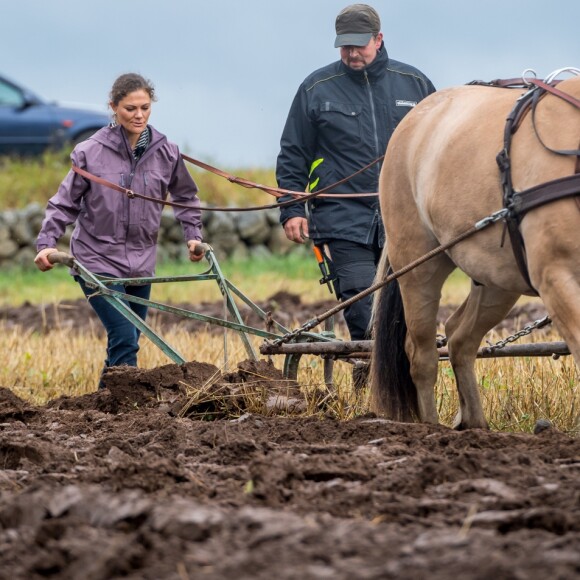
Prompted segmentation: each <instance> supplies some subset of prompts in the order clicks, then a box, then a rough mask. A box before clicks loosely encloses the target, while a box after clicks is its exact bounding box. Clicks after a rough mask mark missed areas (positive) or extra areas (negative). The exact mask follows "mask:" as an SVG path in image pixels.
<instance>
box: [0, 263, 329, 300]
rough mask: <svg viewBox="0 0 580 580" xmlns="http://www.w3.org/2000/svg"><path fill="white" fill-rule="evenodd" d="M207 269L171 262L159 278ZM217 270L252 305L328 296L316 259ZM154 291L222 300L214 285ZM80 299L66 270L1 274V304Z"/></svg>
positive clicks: (21, 270) (162, 294) (170, 297)
mask: <svg viewBox="0 0 580 580" xmlns="http://www.w3.org/2000/svg"><path fill="white" fill-rule="evenodd" d="M207 268H208V265H207V262H205V261H204V262H200V263H199V264H193V263H191V262H173V263H166V264H160V265H159V266H158V268H157V275H158V276H160V277H167V276H171V277H172V276H186V275H193V274H201V273H203V272H204V271H205V270H207ZM220 268H221V269H222V272H223V274H224V276H225V277H226V278H228V279H229V280H231V281H232V282H233V283H234V284H235V285H236V286H238V287H239V288H240V290H242V292H244V293H245V294H246V295H248V296H249V297H250V298H251V299H253V300H261V299H265V298H267V297H269V296H271V295H272V294H274V293H275V292H278V291H282V290H285V291H289V292H295V293H297V294H307V295H312V300H316V299H318V298H321V297H328V296H329V293H328V290H327V289H326V287H324V288H322V287H320V285H319V284H318V278H319V271H318V266H317V264H316V261H315V259H314V256H313V257H312V258H309V257H308V256H304V255H303V254H290V255H288V256H278V257H271V258H268V259H262V260H250V259H247V260H237V261H231V260H225V261H224V262H222V263H220ZM154 292H155V298H156V299H158V300H161V301H163V302H174V303H177V302H201V301H206V300H219V299H220V297H221V294H220V292H219V289H218V287H217V284H216V282H215V281H208V282H184V283H178V284H177V283H171V284H158V285H155V289H154ZM81 297H82V293H81V290H80V289H79V287H78V285H77V284H76V283H75V282H74V280H73V279H72V277H71V276H70V274H69V270H68V268H66V267H63V266H56V267H55V268H53V269H52V270H50V271H49V272H40V271H39V270H37V269H36V268H34V267H31V268H10V269H2V270H0V305H3V306H19V305H22V304H24V303H27V302H28V303H31V304H42V303H44V304H48V303H52V302H60V301H62V300H74V299H77V298H81Z"/></svg>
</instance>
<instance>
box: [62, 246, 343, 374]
mask: <svg viewBox="0 0 580 580" xmlns="http://www.w3.org/2000/svg"><path fill="white" fill-rule="evenodd" d="M207 248H208V249H207V250H206V252H205V258H206V259H207V261H208V263H209V269H208V270H206V271H205V272H203V273H202V274H198V275H192V276H174V277H149V278H108V277H104V276H98V275H96V274H93V273H92V272H90V271H89V270H87V269H86V268H85V267H84V266H83V265H82V264H79V263H78V262H77V261H76V260H74V258H73V259H72V260H71V261H70V262H69V265H70V266H71V268H73V269H74V270H75V272H76V273H77V274H78V275H79V276H80V277H81V278H82V279H83V281H84V283H85V284H86V285H87V286H88V287H89V288H92V289H94V294H93V295H92V296H102V297H103V298H104V299H105V300H106V301H107V302H108V303H109V304H110V305H111V306H113V308H115V309H116V310H117V311H119V312H120V313H121V314H122V315H123V316H125V318H127V319H128V320H129V321H130V322H131V323H132V324H133V325H135V326H136V327H137V328H138V329H139V330H140V331H141V333H143V334H144V335H145V336H146V337H147V338H148V339H149V340H150V341H151V342H153V343H154V344H155V345H156V346H157V347H159V348H160V349H161V350H162V351H163V352H164V353H165V354H166V355H167V357H169V358H170V359H171V360H172V361H173V362H174V363H176V364H183V363H185V362H186V360H185V358H184V357H183V356H182V355H181V354H180V353H179V352H177V351H176V350H175V349H174V348H173V347H172V346H170V345H169V344H168V343H167V342H166V341H165V340H164V339H163V338H161V336H159V335H158V334H157V333H156V332H155V331H154V330H153V329H152V328H151V327H150V326H149V325H148V324H147V323H146V322H145V321H144V320H142V319H141V318H139V316H137V315H136V314H135V313H134V312H133V311H132V310H131V308H129V306H128V305H127V302H133V303H136V304H144V305H146V306H148V307H149V308H153V309H156V310H161V311H164V312H168V313H171V314H176V315H179V316H183V317H185V318H192V319H194V320H199V321H201V322H207V323H209V324H213V325H217V326H222V327H224V328H227V329H229V330H233V331H234V332H236V333H237V334H238V335H239V336H240V339H241V340H242V343H243V345H244V347H245V349H246V352H247V354H248V356H249V357H250V358H251V359H253V360H258V355H257V353H256V351H255V349H254V347H253V346H252V344H251V342H250V340H249V338H248V335H254V336H259V337H262V338H264V339H270V340H275V339H278V338H280V337H281V336H283V335H285V334H287V333H289V332H290V330H289V329H287V328H286V327H285V326H283V325H282V324H280V323H279V322H277V321H275V320H273V319H272V318H271V316H270V315H269V314H268V313H266V312H264V310H262V309H261V308H260V307H259V306H258V305H257V304H255V303H254V302H252V300H250V298H248V297H247V296H246V295H245V294H244V293H243V292H242V291H241V290H240V289H239V288H237V287H236V286H235V285H234V284H232V283H231V282H230V281H229V280H228V279H227V278H226V277H225V276H224V274H223V272H222V270H221V268H220V266H219V264H218V261H217V259H216V257H215V254H214V252H213V250H212V248H211V246H208V247H207ZM208 280H215V281H216V282H217V284H218V286H219V289H220V292H221V294H222V296H223V297H224V302H225V307H226V309H227V312H229V314H230V316H231V317H232V319H233V320H227V319H225V318H223V319H222V318H216V317H214V316H208V315H206V314H201V313H198V312H193V311H190V310H186V309H183V308H177V307H175V306H170V305H169V304H163V303H160V302H154V301H152V300H145V299H143V298H137V297H135V296H130V295H128V294H125V293H124V292H119V291H117V290H113V289H111V288H109V287H108V286H110V285H113V284H119V283H121V284H125V285H135V286H138V285H142V284H163V283H169V282H199V281H208ZM234 296H235V297H237V298H238V299H240V300H241V301H242V302H244V303H245V304H246V305H247V306H249V307H250V308H251V310H252V311H253V312H255V313H256V314H257V315H258V316H259V317H260V318H261V319H262V320H263V321H264V323H265V324H268V326H269V327H271V328H272V329H275V331H277V332H278V334H276V332H272V331H268V330H262V329H259V328H254V327H252V326H248V325H247V324H245V323H244V320H243V318H242V315H241V314H240V311H239V309H238V306H237V304H236V302H235V299H234ZM89 299H90V296H89ZM298 340H299V341H300V342H312V341H322V342H328V341H333V340H336V338H335V336H334V333H333V332H328V331H326V332H323V333H321V334H318V333H315V332H305V333H303V334H302V335H300V336H299V337H298ZM297 362H298V361H296V363H297ZM287 364H289V363H288V362H287V363H286V364H285V367H286V366H287ZM286 370H287V369H286V368H285V371H286ZM291 374H294V373H291Z"/></svg>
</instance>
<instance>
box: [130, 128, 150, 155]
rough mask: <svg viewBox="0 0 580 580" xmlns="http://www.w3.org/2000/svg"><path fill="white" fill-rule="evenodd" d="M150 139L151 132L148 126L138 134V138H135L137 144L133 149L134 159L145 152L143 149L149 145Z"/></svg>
mask: <svg viewBox="0 0 580 580" xmlns="http://www.w3.org/2000/svg"><path fill="white" fill-rule="evenodd" d="M150 140H151V134H150V130H149V127H145V131H143V133H141V135H139V139H138V140H137V145H135V148H134V149H133V157H134V158H135V159H140V157H141V156H142V155H143V153H145V149H147V147H149V141H150Z"/></svg>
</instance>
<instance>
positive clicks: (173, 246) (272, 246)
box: [0, 204, 303, 266]
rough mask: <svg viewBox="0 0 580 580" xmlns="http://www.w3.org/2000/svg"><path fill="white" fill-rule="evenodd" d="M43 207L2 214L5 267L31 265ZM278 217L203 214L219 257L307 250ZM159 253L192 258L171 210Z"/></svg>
mask: <svg viewBox="0 0 580 580" xmlns="http://www.w3.org/2000/svg"><path fill="white" fill-rule="evenodd" d="M44 210H45V208H44V207H43V206H40V205H39V204H31V205H29V206H27V207H25V208H24V209H21V210H7V211H4V212H0V266H11V265H24V266H30V265H32V263H33V260H34V256H35V255H36V247H35V242H36V236H37V235H38V232H39V230H40V226H41V224H42V220H43V218H44ZM278 219H279V211H278V210H277V209H270V210H265V211H254V212H243V213H225V212H207V211H206V212H203V214H202V221H203V235H204V241H205V242H207V243H209V244H211V245H212V247H213V248H214V250H215V253H216V256H217V257H218V259H225V258H237V259H240V258H247V257H264V256H270V255H271V254H287V253H289V252H295V251H302V250H303V246H300V245H298V244H294V243H292V242H290V241H288V240H287V239H286V236H285V235H284V230H283V229H282V227H281V226H280V224H279V221H278ZM72 230H73V227H72V226H71V227H69V228H68V229H67V232H66V234H65V235H64V236H63V238H62V239H61V240H60V242H59V248H60V249H62V250H64V251H68V243H69V240H70V236H71V234H72ZM158 254H159V260H160V261H161V260H163V261H166V260H181V259H186V258H187V248H186V247H185V243H184V241H183V233H182V231H181V226H180V225H179V223H178V222H177V221H176V220H175V218H174V217H173V212H172V211H171V210H170V209H169V210H164V211H163V216H162V219H161V229H160V231H159V250H158Z"/></svg>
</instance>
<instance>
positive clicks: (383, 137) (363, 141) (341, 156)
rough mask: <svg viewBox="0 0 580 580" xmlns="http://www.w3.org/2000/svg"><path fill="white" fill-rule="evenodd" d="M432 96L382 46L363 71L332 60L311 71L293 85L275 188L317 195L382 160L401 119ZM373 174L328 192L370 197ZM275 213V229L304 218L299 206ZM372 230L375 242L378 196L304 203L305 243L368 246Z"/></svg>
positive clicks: (425, 83)
mask: <svg viewBox="0 0 580 580" xmlns="http://www.w3.org/2000/svg"><path fill="white" fill-rule="evenodd" d="M434 91H435V87H434V86H433V84H432V83H431V81H430V80H429V79H428V78H427V77H426V76H425V75H423V74H422V73H421V72H420V71H418V70H417V69H415V68H413V67H411V66H409V65H406V64H403V63H400V62H397V61H395V60H392V59H390V58H389V56H388V54H387V51H386V49H385V47H384V44H383V46H381V49H380V51H379V53H378V54H377V56H376V58H375V59H374V60H373V62H372V63H371V64H370V65H369V66H368V67H366V68H365V69H363V70H360V71H355V70H353V69H351V68H350V67H348V66H346V65H345V64H344V63H343V62H342V61H340V60H339V61H337V62H334V63H332V64H330V65H328V66H326V67H324V68H321V69H319V70H317V71H315V72H314V73H312V74H311V75H310V76H308V77H307V78H306V80H305V81H304V82H303V83H302V84H301V85H300V88H299V89H298V92H297V93H296V96H295V97H294V101H293V103H292V106H291V108H290V113H289V115H288V119H287V121H286V126H285V127H284V132H283V133H282V138H281V142H280V144H281V151H280V154H279V155H278V162H277V166H276V178H277V181H278V185H279V187H282V188H285V189H291V190H293V191H306V190H307V187H308V186H309V187H310V189H309V190H310V191H317V190H319V189H322V188H324V187H326V186H327V185H331V184H332V183H335V182H337V181H339V180H341V179H343V178H345V177H347V176H349V175H352V174H353V173H355V172H356V171H358V170H359V169H361V168H362V167H364V166H365V165H367V164H368V163H370V162H371V161H373V160H374V159H376V158H377V157H380V156H381V155H383V154H384V152H385V150H386V148H387V143H388V142H389V139H390V137H391V135H392V134H393V131H394V130H395V127H396V126H397V125H398V124H399V122H400V121H401V119H402V118H403V117H404V116H405V115H406V114H407V113H408V112H409V111H410V110H411V108H412V107H413V106H414V105H415V104H416V103H418V102H419V101H420V100H421V99H423V98H425V97H426V96H427V95H429V94H430V93H432V92H434ZM379 172H380V164H376V165H374V166H373V167H372V168H370V169H368V170H366V171H365V172H363V173H361V174H360V175H358V176H357V177H355V178H353V179H352V180H350V181H348V182H347V183H344V184H342V185H340V186H338V187H336V188H335V189H333V192H335V193H363V192H364V193H368V192H376V191H378V179H379ZM309 184H310V185H309ZM286 199H289V197H284V198H281V200H286ZM280 211H281V215H280V221H281V222H282V223H284V222H286V221H287V220H288V219H290V218H292V217H297V216H299V217H305V216H306V211H305V207H304V204H296V205H292V206H289V207H285V208H281V210H280ZM377 227H380V229H381V235H380V239H381V240H382V238H383V237H384V236H383V235H382V224H381V220H380V211H379V200H378V198H377V197H361V198H342V199H340V198H337V199H332V198H317V199H316V198H315V199H314V200H312V202H309V229H310V237H311V238H312V239H313V240H314V241H315V242H316V241H318V242H320V241H322V240H327V239H333V238H335V239H345V240H351V241H354V242H358V243H363V244H367V243H371V242H372V239H373V236H374V235H375V233H376V228H377Z"/></svg>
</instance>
